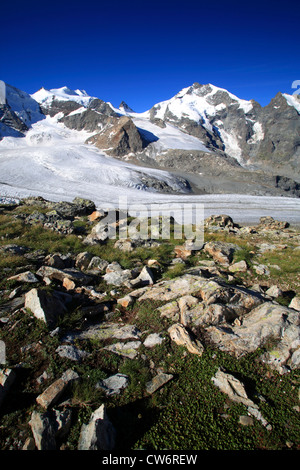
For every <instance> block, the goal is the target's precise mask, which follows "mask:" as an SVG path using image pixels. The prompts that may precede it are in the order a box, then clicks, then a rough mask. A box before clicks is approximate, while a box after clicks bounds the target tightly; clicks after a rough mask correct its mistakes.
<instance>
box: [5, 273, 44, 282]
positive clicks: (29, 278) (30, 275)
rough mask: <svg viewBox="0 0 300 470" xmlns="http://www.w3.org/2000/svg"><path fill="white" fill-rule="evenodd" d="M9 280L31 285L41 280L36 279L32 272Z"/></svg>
mask: <svg viewBox="0 0 300 470" xmlns="http://www.w3.org/2000/svg"><path fill="white" fill-rule="evenodd" d="M7 280H8V281H17V282H28V283H30V284H31V283H35V282H39V280H38V279H37V278H36V277H35V275H34V274H33V273H32V272H31V271H25V272H24V273H20V274H17V275H16V276H11V277H9V278H8V279H7Z"/></svg>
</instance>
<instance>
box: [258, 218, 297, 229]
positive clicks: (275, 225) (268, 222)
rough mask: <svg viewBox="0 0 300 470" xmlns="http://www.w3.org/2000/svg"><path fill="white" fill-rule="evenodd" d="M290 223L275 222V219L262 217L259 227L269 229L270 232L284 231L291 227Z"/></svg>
mask: <svg viewBox="0 0 300 470" xmlns="http://www.w3.org/2000/svg"><path fill="white" fill-rule="evenodd" d="M289 225H290V224H289V223H288V222H285V221H279V220H274V219H273V217H270V216H265V217H260V219H259V227H262V228H267V229H269V230H282V229H284V228H288V227H289Z"/></svg>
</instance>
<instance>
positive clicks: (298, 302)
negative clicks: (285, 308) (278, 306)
mask: <svg viewBox="0 0 300 470" xmlns="http://www.w3.org/2000/svg"><path fill="white" fill-rule="evenodd" d="M289 308H293V309H294V310H297V311H298V312H300V297H297V296H296V297H294V298H293V299H292V300H291V302H290V304H289Z"/></svg>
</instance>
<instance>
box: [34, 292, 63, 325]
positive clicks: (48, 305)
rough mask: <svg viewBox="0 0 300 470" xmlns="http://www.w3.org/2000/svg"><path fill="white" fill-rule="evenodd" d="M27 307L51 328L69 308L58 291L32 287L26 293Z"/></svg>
mask: <svg viewBox="0 0 300 470" xmlns="http://www.w3.org/2000/svg"><path fill="white" fill-rule="evenodd" d="M25 308H28V309H29V310H30V311H31V312H32V314H33V315H34V316H35V317H36V318H38V319H40V320H42V321H44V322H45V323H46V324H47V326H49V327H50V328H53V327H54V326H55V325H56V323H57V321H58V319H59V317H61V316H62V315H63V314H64V313H65V312H66V310H67V309H66V306H65V305H64V303H63V302H62V301H61V296H60V295H59V294H58V293H56V292H55V291H53V292H47V291H46V290H43V289H31V290H30V291H29V292H27V293H26V294H25Z"/></svg>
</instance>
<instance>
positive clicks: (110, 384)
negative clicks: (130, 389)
mask: <svg viewBox="0 0 300 470" xmlns="http://www.w3.org/2000/svg"><path fill="white" fill-rule="evenodd" d="M128 383H129V377H128V376H127V375H124V374H120V373H118V374H115V375H112V376H111V377H108V378H107V379H104V380H100V382H98V383H97V384H96V388H100V389H101V390H103V391H104V392H105V394H106V395H107V396H111V395H118V394H119V393H120V392H121V390H123V389H124V388H126V387H127V385H128Z"/></svg>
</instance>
